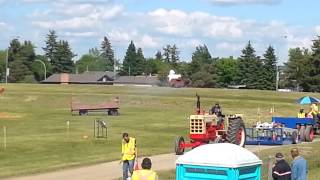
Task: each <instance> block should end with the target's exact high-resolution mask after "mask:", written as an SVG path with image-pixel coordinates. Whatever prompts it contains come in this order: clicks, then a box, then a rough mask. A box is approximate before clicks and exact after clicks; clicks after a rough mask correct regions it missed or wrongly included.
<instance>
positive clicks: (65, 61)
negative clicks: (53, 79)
mask: <svg viewBox="0 0 320 180" xmlns="http://www.w3.org/2000/svg"><path fill="white" fill-rule="evenodd" d="M74 56H75V54H73V52H72V50H71V48H70V46H69V43H68V41H62V40H60V41H59V43H58V48H57V52H56V55H55V57H56V58H57V62H56V63H55V64H53V71H54V72H58V73H72V72H73V71H74V62H73V60H72V58H73V57H74Z"/></svg>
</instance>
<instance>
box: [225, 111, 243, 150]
mask: <svg viewBox="0 0 320 180" xmlns="http://www.w3.org/2000/svg"><path fill="white" fill-rule="evenodd" d="M227 140H228V141H229V142H230V143H233V144H237V145H239V146H241V147H244V146H245V142H246V130H245V126H244V123H243V120H242V118H240V117H237V118H235V119H230V122H229V127H228V131H227Z"/></svg>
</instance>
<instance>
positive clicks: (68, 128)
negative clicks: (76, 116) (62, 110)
mask: <svg viewBox="0 0 320 180" xmlns="http://www.w3.org/2000/svg"><path fill="white" fill-rule="evenodd" d="M69 130H70V121H69V120H68V121H67V138H68V139H69Z"/></svg>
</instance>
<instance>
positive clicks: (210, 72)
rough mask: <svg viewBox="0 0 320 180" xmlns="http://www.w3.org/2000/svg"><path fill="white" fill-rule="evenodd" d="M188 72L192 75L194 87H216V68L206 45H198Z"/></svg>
mask: <svg viewBox="0 0 320 180" xmlns="http://www.w3.org/2000/svg"><path fill="white" fill-rule="evenodd" d="M188 72H189V73H188V74H189V76H190V77H191V81H192V86H194V87H215V86H216V80H217V75H216V69H215V65H214V61H213V58H212V57H211V54H210V52H209V50H208V48H207V46H206V45H203V46H201V45H200V46H197V47H196V50H195V52H193V53H192V60H191V63H190V64H189V70H188Z"/></svg>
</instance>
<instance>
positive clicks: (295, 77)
mask: <svg viewBox="0 0 320 180" xmlns="http://www.w3.org/2000/svg"><path fill="white" fill-rule="evenodd" d="M285 67H286V68H285V73H284V75H285V77H284V79H285V80H286V81H284V82H283V85H284V86H286V87H291V88H295V87H296V88H297V89H302V90H304V91H311V92H320V36H318V37H317V39H314V40H313V41H312V46H311V50H309V49H306V48H294V49H290V50H289V60H288V62H287V63H286V64H285Z"/></svg>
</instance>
